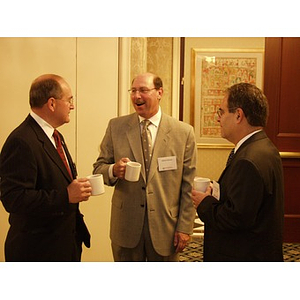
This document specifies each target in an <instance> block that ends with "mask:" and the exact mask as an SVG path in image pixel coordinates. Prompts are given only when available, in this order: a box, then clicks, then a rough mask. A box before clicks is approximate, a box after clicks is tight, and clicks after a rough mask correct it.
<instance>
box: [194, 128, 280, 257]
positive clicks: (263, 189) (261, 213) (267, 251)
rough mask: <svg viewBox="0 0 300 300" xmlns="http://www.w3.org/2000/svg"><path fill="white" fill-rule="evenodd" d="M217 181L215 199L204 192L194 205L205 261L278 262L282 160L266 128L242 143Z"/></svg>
mask: <svg viewBox="0 0 300 300" xmlns="http://www.w3.org/2000/svg"><path fill="white" fill-rule="evenodd" d="M219 184H220V190H221V191H220V192H221V196H220V201H217V200H216V199H215V198H214V197H212V196H209V197H206V198H205V199H204V200H203V201H202V202H201V203H200V205H199V206H198V209H197V212H198V215H199V217H200V219H201V220H202V221H203V222H204V223H205V230H204V260H205V261H282V260H283V254H282V231H283V209H284V208H283V206H284V203H283V202H284V195H283V189H284V188H283V171H282V163H281V158H280V155H279V153H278V150H277V149H276V148H275V146H274V145H273V144H272V142H271V141H270V140H269V139H268V137H267V136H266V134H265V132H263V131H261V132H258V133H256V134H254V135H253V136H252V137H250V138H249V139H248V140H247V141H246V142H244V143H243V144H242V146H241V147H240V148H239V149H238V151H237V152H236V154H235V156H234V158H233V160H232V161H231V163H230V164H229V165H228V166H227V167H226V168H225V170H224V171H223V173H222V175H221V177H220V179H219Z"/></svg>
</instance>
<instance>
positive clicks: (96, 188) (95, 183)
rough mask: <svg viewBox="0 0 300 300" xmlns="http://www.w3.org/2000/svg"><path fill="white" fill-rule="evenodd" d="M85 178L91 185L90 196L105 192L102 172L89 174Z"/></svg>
mask: <svg viewBox="0 0 300 300" xmlns="http://www.w3.org/2000/svg"><path fill="white" fill-rule="evenodd" d="M87 179H88V180H89V182H90V184H91V186H92V196H96V195H100V194H103V193H104V192H105V189H104V182H103V175H102V174H95V175H89V176H87Z"/></svg>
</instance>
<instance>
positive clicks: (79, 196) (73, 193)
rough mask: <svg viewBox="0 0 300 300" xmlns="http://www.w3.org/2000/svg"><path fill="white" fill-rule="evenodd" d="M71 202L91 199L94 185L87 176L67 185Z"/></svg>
mask: <svg viewBox="0 0 300 300" xmlns="http://www.w3.org/2000/svg"><path fill="white" fill-rule="evenodd" d="M67 190H68V195H69V202H70V203H79V202H81V201H87V200H89V198H90V196H91V192H92V187H91V184H90V182H89V181H88V179H87V178H78V179H75V180H73V181H72V182H71V183H70V184H69V186H68V187H67Z"/></svg>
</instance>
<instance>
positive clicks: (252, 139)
mask: <svg viewBox="0 0 300 300" xmlns="http://www.w3.org/2000/svg"><path fill="white" fill-rule="evenodd" d="M264 138H267V135H266V133H265V131H263V130H262V131H260V132H257V133H255V134H254V135H252V136H251V137H250V138H249V139H247V140H246V141H245V142H244V143H243V144H242V145H241V146H240V147H239V149H238V150H237V152H236V153H235V154H234V157H233V159H232V161H231V164H232V162H233V161H234V160H236V159H238V157H239V154H240V153H241V150H242V149H243V148H245V147H247V145H249V144H251V143H253V142H255V141H257V140H260V139H264ZM229 166H230V164H229V165H228V166H226V167H225V169H224V170H223V172H222V174H221V176H220V177H219V180H218V182H220V181H221V179H222V177H223V176H224V174H225V173H226V170H227V168H229Z"/></svg>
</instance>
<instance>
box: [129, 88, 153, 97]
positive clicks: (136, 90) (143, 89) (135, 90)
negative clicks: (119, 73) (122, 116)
mask: <svg viewBox="0 0 300 300" xmlns="http://www.w3.org/2000/svg"><path fill="white" fill-rule="evenodd" d="M152 90H156V88H152V89H148V88H144V87H142V88H139V89H136V88H132V89H130V90H128V92H129V93H130V94H131V95H135V93H136V92H139V93H140V94H143V95H145V94H148V93H149V92H150V91H152Z"/></svg>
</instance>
